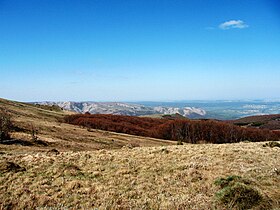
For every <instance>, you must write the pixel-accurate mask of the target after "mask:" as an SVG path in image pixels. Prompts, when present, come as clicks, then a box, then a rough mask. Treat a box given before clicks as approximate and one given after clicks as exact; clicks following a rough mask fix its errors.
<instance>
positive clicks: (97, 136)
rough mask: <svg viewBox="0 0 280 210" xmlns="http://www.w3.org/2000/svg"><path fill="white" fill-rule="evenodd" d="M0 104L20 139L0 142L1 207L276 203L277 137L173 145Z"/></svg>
mask: <svg viewBox="0 0 280 210" xmlns="http://www.w3.org/2000/svg"><path fill="white" fill-rule="evenodd" d="M0 109H5V110H7V112H9V113H10V114H11V116H12V120H13V121H14V122H15V125H16V131H14V132H13V133H12V136H13V137H14V138H17V139H18V140H21V141H22V142H25V144H24V145H25V146H24V145H18V144H12V145H5V144H0V209H279V208H280V167H279V162H280V156H279V152H280V148H279V146H280V144H279V143H278V142H271V143H264V142H263V143H262V142H259V143H236V144H184V145H180V146H179V145H178V146H177V145H171V144H174V142H170V141H166V140H159V139H153V138H147V137H138V136H132V135H126V134H119V133H113V132H107V131H100V130H94V129H85V128H82V127H78V126H75V125H69V124H65V123H63V118H64V117H65V116H67V115H68V114H69V113H67V112H64V111H62V110H59V109H56V108H55V107H54V108H50V107H44V106H36V105H30V104H25V103H19V102H13V101H7V100H2V99H0ZM32 127H35V128H36V129H37V130H38V139H39V140H40V141H38V142H37V143H36V142H35V143H34V141H32V140H31V128H32ZM27 143H29V144H27ZM147 146H149V147H147ZM118 148H119V149H118Z"/></svg>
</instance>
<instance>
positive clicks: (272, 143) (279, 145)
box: [263, 141, 280, 148]
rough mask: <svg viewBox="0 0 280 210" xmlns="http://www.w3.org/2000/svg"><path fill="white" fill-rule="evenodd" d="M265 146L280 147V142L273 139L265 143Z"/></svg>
mask: <svg viewBox="0 0 280 210" xmlns="http://www.w3.org/2000/svg"><path fill="white" fill-rule="evenodd" d="M263 147H272V148H273V147H279V148H280V143H278V142H276V141H271V142H268V143H266V144H264V145H263Z"/></svg>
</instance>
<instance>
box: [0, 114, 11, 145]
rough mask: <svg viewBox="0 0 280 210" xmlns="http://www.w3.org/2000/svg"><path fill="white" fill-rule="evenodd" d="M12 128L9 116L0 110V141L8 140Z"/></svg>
mask: <svg viewBox="0 0 280 210" xmlns="http://www.w3.org/2000/svg"><path fill="white" fill-rule="evenodd" d="M12 127H13V126H12V122H11V116H10V115H9V114H8V112H6V111H5V110H0V141H2V140H7V139H10V131H11V130H12Z"/></svg>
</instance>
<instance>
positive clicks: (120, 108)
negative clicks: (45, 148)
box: [35, 101, 206, 118]
mask: <svg viewBox="0 0 280 210" xmlns="http://www.w3.org/2000/svg"><path fill="white" fill-rule="evenodd" d="M35 104H40V105H50V106H51V105H57V106H59V107H61V108H62V109H64V110H68V111H74V112H77V113H86V112H89V113H91V114H114V115H128V116H141V115H154V114H180V115H182V116H184V117H188V118H199V117H203V116H205V115H206V111H205V110H203V109H201V108H196V107H182V108H178V107H164V106H156V107H150V106H145V105H140V104H131V103H123V102H70V101H66V102H49V101H45V102H36V103H35Z"/></svg>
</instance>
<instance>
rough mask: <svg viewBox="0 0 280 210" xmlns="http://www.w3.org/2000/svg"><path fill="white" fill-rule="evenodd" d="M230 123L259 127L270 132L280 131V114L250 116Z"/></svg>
mask: <svg viewBox="0 0 280 210" xmlns="http://www.w3.org/2000/svg"><path fill="white" fill-rule="evenodd" d="M228 122H230V123H233V124H239V125H242V124H243V125H244V126H246V127H259V128H266V129H270V130H280V114H272V115H259V116H250V117H244V118H240V119H237V120H230V121H228Z"/></svg>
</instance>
